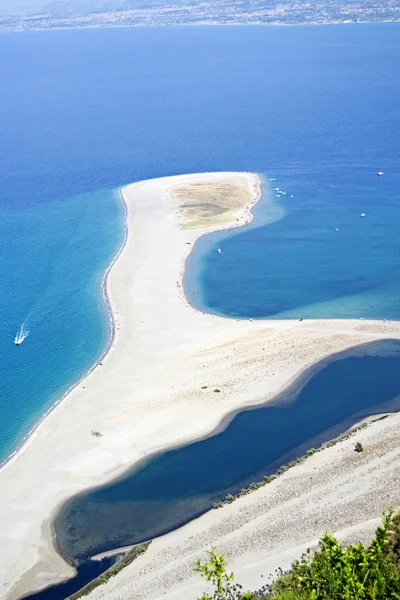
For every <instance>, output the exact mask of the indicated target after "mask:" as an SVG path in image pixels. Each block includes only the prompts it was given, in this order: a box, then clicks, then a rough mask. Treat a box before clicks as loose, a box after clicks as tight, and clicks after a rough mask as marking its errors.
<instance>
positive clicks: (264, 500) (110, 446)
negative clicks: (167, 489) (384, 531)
mask: <svg viewBox="0 0 400 600" xmlns="http://www.w3.org/2000/svg"><path fill="white" fill-rule="evenodd" d="M122 195H123V198H124V201H125V203H126V206H127V237H126V242H125V245H124V248H123V250H122V252H121V253H120V255H119V256H118V259H117V260H116V261H115V263H114V264H113V266H112V269H111V270H110V272H109V275H108V279H107V290H108V296H109V299H110V303H111V306H112V310H113V316H114V321H115V335H114V339H113V342H112V345H111V348H110V350H109V352H108V354H107V356H106V357H105V359H103V361H102V364H101V365H98V366H97V367H96V368H95V369H94V370H93V371H92V372H91V373H90V374H89V375H88V377H87V378H86V380H85V381H84V382H81V383H80V384H79V385H78V386H77V387H76V388H75V389H74V390H72V391H71V393H70V394H69V395H68V396H67V397H66V398H65V399H64V400H63V401H62V402H61V403H60V404H59V405H58V406H57V407H56V408H55V409H54V410H53V411H52V412H51V413H50V414H49V415H48V416H47V417H46V419H44V421H43V422H42V423H41V424H40V426H39V427H38V428H37V429H36V430H35V432H34V434H33V435H32V436H31V437H30V438H29V440H28V441H27V442H26V443H25V445H24V446H23V448H22V449H21V450H20V451H19V452H18V453H17V454H16V455H15V456H14V457H13V458H12V459H11V460H10V461H9V462H8V463H6V464H5V465H4V467H3V468H2V469H1V470H0V486H1V489H2V490H5V491H6V493H3V494H2V495H1V499H0V508H1V510H0V553H1V556H0V586H1V589H2V597H4V598H6V599H7V600H16V599H17V598H19V597H21V596H22V595H23V594H26V593H27V592H29V591H33V590H36V589H40V588H42V587H44V586H46V585H49V584H51V583H54V582H57V581H60V580H61V579H63V578H66V577H69V576H71V575H72V573H73V569H72V568H71V567H70V566H68V565H67V564H66V563H65V562H64V560H63V559H62V558H61V556H59V555H58V554H57V552H56V551H55V548H54V545H53V539H52V529H51V523H52V519H53V518H54V515H55V514H56V512H57V510H58V509H59V507H60V506H61V505H62V503H63V502H64V501H65V499H67V498H69V497H71V496H72V495H74V494H76V493H78V492H80V491H82V490H84V489H86V488H88V487H91V486H95V485H98V484H101V483H104V482H106V481H109V480H111V479H112V478H114V477H115V476H116V475H119V474H121V473H122V472H123V471H125V470H126V469H127V468H128V467H130V466H132V465H133V464H134V463H135V462H136V461H138V460H140V459H141V458H142V457H143V456H144V455H146V454H149V453H150V452H154V451H156V450H159V449H162V448H168V447H170V446H172V445H174V444H178V443H181V442H183V441H186V440H189V439H193V438H197V437H201V436H203V435H205V434H207V433H209V432H211V431H212V430H213V429H215V427H216V426H217V425H218V423H219V422H220V421H221V419H222V418H223V417H224V415H226V414H227V413H228V412H230V411H232V410H233V409H236V408H238V407H240V406H245V405H248V404H250V403H253V404H254V403H257V402H260V401H265V400H266V399H268V398H271V397H272V396H273V395H274V394H276V393H277V392H278V391H279V390H280V389H282V387H284V386H285V385H287V384H288V383H289V382H290V381H292V380H293V378H295V377H296V376H297V375H298V374H299V373H301V372H302V371H303V370H304V369H305V368H306V367H309V366H310V365H311V364H313V363H315V362H316V361H318V360H320V359H321V358H323V357H325V356H328V355H329V354H332V353H334V352H337V351H341V350H344V349H346V348H349V347H351V346H354V345H356V344H361V343H365V342H369V341H373V340H377V339H382V338H400V325H398V324H397V323H383V322H372V321H369V322H366V321H352V320H342V321H339V320H337V321H329V320H326V321H317V320H316V321H303V322H298V321H266V322H262V321H254V322H253V321H235V320H229V319H224V318H218V317H213V316H211V315H205V314H202V313H200V312H197V311H195V310H193V308H191V306H189V304H188V302H187V300H186V299H185V297H184V294H183V292H182V275H183V271H184V264H185V259H186V257H187V255H188V253H189V252H190V250H191V248H192V247H193V243H194V242H195V241H196V239H197V238H198V237H199V236H200V235H203V234H205V233H207V232H209V231H213V230H215V229H221V228H225V227H231V226H236V227H237V226H241V225H244V224H245V223H246V222H248V221H249V220H250V219H251V207H252V206H253V205H254V204H255V203H256V202H257V201H258V199H259V197H260V179H259V178H258V176H257V175H253V174H250V173H205V174H197V175H183V176H177V177H170V178H162V179H155V180H150V181H144V182H139V183H135V184H132V185H130V186H127V187H126V188H124V189H123V190H122ZM265 201H266V202H268V198H265ZM204 382H207V383H209V384H210V385H212V384H215V386H218V388H219V389H220V390H221V393H220V394H213V393H212V392H211V391H210V392H207V393H205V392H204V390H202V389H201V386H203V385H204ZM396 419H397V417H391V418H390V419H388V420H387V421H382V422H381V423H380V424H379V423H377V424H375V425H373V426H371V428H369V429H367V430H365V431H364V432H362V435H365V436H367V435H371V436H372V438H373V440H374V444H375V445H374V446H373V448H374V450H372V449H371V452H370V454H368V453H366V454H365V456H363V457H362V461H361V463H357V464H356V466H355V467H354V469H356V468H357V469H359V471H357V473H358V474H357V473H356V475H357V477H358V479H357V482H359V489H360V493H361V492H362V491H363V490H364V487H365V489H366V490H367V485H366V484H365V486H364V487H363V486H362V485H361V482H364V483H365V482H368V481H373V480H374V477H375V475H374V473H375V474H379V473H381V472H383V471H381V468H382V469H383V466H382V465H384V464H386V463H387V465H388V467H387V469H388V473H389V472H390V468H391V467H390V465H391V464H392V463H393V461H394V459H395V457H396V453H398V450H397V448H398V446H399V444H398V440H397V445H396V440H395V437H396V427H395V423H397V421H396ZM380 428H381V429H380ZM385 428H386V429H385ZM94 431H95V432H99V433H100V434H101V435H100V436H97V435H93V432H94ZM374 435H375V436H376V437H373V436H374ZM379 440H380V442H379ZM393 440H394V441H393ZM383 441H384V442H385V444H386V445H384V444H383ZM380 444H381V446H380ZM382 444H383V446H382ZM391 444H392V445H391ZM345 447H346V443H344V445H342V444H339V445H338V446H335V447H334V448H332V449H329V450H327V451H324V452H323V453H321V454H319V455H318V456H316V457H313V458H312V459H311V460H310V461H307V462H306V463H305V464H304V465H300V466H299V467H298V468H297V467H296V468H294V469H293V470H292V471H290V472H289V473H287V474H286V475H285V476H284V477H282V478H280V479H279V481H277V482H275V483H274V484H273V486H271V487H268V490H267V489H266V488H265V489H262V490H259V491H258V492H256V493H255V494H252V495H250V496H247V497H246V498H243V499H241V500H239V501H237V502H236V503H234V505H232V506H229V507H227V508H224V509H222V510H220V511H211V513H209V514H207V515H205V516H204V517H202V518H201V519H198V520H197V521H195V522H194V523H191V524H189V525H187V526H186V527H184V528H182V529H181V530H179V531H177V532H174V533H172V534H169V536H164V537H163V538H160V539H158V540H156V541H155V542H154V543H153V545H152V546H151V548H150V550H149V552H148V554H147V555H146V556H144V557H142V558H141V559H140V560H138V561H137V563H136V564H134V565H132V566H131V567H129V568H127V569H126V570H125V571H124V572H123V573H122V574H121V575H120V576H119V577H117V578H116V579H115V580H112V582H111V583H110V584H109V585H108V586H107V587H105V588H104V589H102V590H98V591H97V592H94V595H93V596H91V597H99V598H100V597H107V598H115V599H117V598H129V597H132V594H134V597H135V599H136V600H139V598H143V599H145V598H146V599H147V598H149V599H150V598H160V597H161V596H162V597H168V598H171V599H172V598H182V599H183V597H184V598H185V600H191V598H192V597H193V598H195V597H196V594H197V588H196V585H197V584H196V583H193V580H192V579H191V566H192V563H193V560H195V559H197V557H198V555H199V553H200V552H201V551H202V549H203V548H207V547H209V546H210V544H212V543H214V544H217V545H220V546H221V549H223V550H224V549H228V552H229V553H230V557H231V559H232V560H233V561H234V563H235V565H233V566H237V567H240V565H242V570H243V572H245V571H246V570H247V572H248V573H250V571H251V569H252V568H253V567H254V568H255V569H256V568H257V569H258V563H259V561H260V560H264V558H266V557H267V558H268V555H273V554H277V553H279V552H280V553H281V554H282V557H283V555H284V553H285V552H286V553H288V552H289V554H290V552H291V551H292V549H293V546H295V547H301V545H302V544H304V543H307V542H308V541H309V540H310V539H314V538H315V537H317V536H318V535H319V533H320V530H321V527H322V528H324V527H325V524H326V525H327V527H328V522H327V521H326V519H328V517H329V518H331V519H332V522H334V523H336V524H337V525H338V527H342V528H343V529H346V528H348V527H350V526H351V525H354V522H355V520H356V519H355V517H354V515H353V513H352V514H350V512H349V513H348V519H347V520H346V519H344V518H342V519H341V520H340V519H337V520H336V514H337V513H338V514H339V513H340V514H341V515H342V517H343V515H344V514H346V511H347V508H346V507H347V506H348V498H347V495H346V493H345V490H346V485H347V488H348V489H350V488H349V486H351V483H350V482H351V481H353V475H354V474H351V469H352V468H353V467H352V465H351V464H350V465H347V467H346V465H344V466H343V468H340V467H338V468H339V471H340V472H339V471H338V472H337V473H336V476H337V479H336V482H337V485H336V486H335V485H334V481H335V479H334V472H333V471H334V470H335V467H334V466H333V465H334V463H335V464H336V462H337V460H338V458H340V456H342V455H343V456H342V458H343V460H344V462H345V463H346V461H347V462H349V459H348V456H347V454H346V453H345ZM371 447H372V444H371ZM382 448H383V449H382ZM341 452H342V455H341V454H340V453H341ZM379 452H380V453H381V454H382V453H383V454H384V457H383V458H382V457H381V456H380V455H379ZM351 461H354V455H353V454H351V460H350V462H351ZM363 461H364V462H363ZM384 461H386V463H385V462H384ZM346 464H347V463H346ZM346 468H348V469H350V471H348V473H350V474H349V475H348V479H346ZM374 468H375V472H374V471H373V469H374ZM329 469H333V471H332V477H330V478H329V477H328V474H329V472H330V471H329ZM363 469H364V471H363ZM354 476H355V475H354ZM394 476H395V475H394V474H393V477H394ZM310 477H311V478H312V479H313V481H312V482H310ZM340 477H341V478H342V479H340ZM387 479H388V481H390V477H389V475H388V478H387ZM314 483H315V485H314ZM357 485H358V484H357ZM383 485H384V484H383V483H382V486H383ZM392 485H394V484H393V481H392ZM329 486H331V487H329ZM332 486H333V487H332ZM341 486H342V487H341ZM341 489H343V494H341ZM355 489H357V488H355ZM379 489H380V488H379V486H378V485H377V486H376V490H378V491H379ZM329 490H331V496H329ZM334 492H335V493H334ZM302 494H303V495H302ZM332 494H333V496H332ZM335 494H336V495H335ZM385 494H389V495H390V492H389V491H388V490H385V491H383V492H382V495H381V497H379V498H378V499H377V500H376V502H375V504H373V505H371V506H370V509H369V511H368V517H369V520H370V519H372V518H374V517H376V516H378V514H379V512H380V511H381V510H382V508H384V507H385V506H386V505H387V503H388V500H389V498H388V495H385ZM353 496H354V503H355V504H357V505H358V504H360V503H362V501H361V500H360V501H359V499H358V496H357V497H356V495H354V494H353ZM298 498H300V500H298ZM301 498H304V502H305V503H306V505H304V506H301V504H302V502H301ZM329 498H334V500H332V503H331V502H330V500H329ZM360 498H361V496H360ZM283 502H287V504H286V506H287V507H288V509H287V510H286V512H285V511H284V510H283V508H282V509H281V508H280V506H281V503H283ZM304 502H303V504H304ZM307 503H309V504H307ZM313 504H314V505H315V507H318V509H319V512H317V508H315V511H313V510H311V508H310V507H311V506H312V505H313ZM327 506H329V510H327ZM291 507H293V511H292V510H291ZM267 510H268V511H269V518H268V519H266V517H265V512H266V511H267ZM301 510H304V511H305V512H303V513H302V512H301ZM270 511H272V514H273V515H276V521H274V519H272V518H271V514H270ZM279 511H281V512H279ZM296 511H297V512H296ZM298 511H300V512H298ZM307 511H308V512H307ZM335 511H336V512H335ZM316 513H317V514H319V515H320V516H319V517H315V514H316ZM296 515H298V517H296ZM302 515H303V516H302ZM323 515H328V516H326V517H325V521H324V518H323ZM365 515H366V512H365V511H364V512H363V511H362V510H361V508H360V512H359V516H360V519H359V521H360V522H361V521H362V522H364V521H365V520H366V519H365ZM295 517H296V518H299V519H301V520H302V523H301V524H300V525H298V528H300V529H301V531H299V532H298V533H295V531H294V529H293V521H294V520H296V519H295ZM353 517H354V519H353ZM274 518H275V517H274ZM257 519H259V521H258V523H259V524H260V527H258V526H257ZM285 519H286V520H285ZM296 522H297V521H296ZM357 522H358V521H357ZM262 523H264V527H262V526H261V525H262ZM268 523H269V524H270V525H271V527H272V526H273V523H277V525H276V529H275V530H269V529H268V527H267V526H266V525H267V524H268ZM274 531H275V537H274V535H273V533H274ZM296 531H297V530H296ZM235 536H241V537H240V540H241V546H240V547H239V546H238V544H236V542H235V540H236V537H235ZM255 537H256V539H257V544H258V545H254V544H253V542H252V540H254V539H255ZM237 539H239V538H237ZM245 540H247V542H248V543H247V544H245V543H244V541H245ZM250 542H251V544H250ZM236 546H237V547H236ZM234 547H236V551H233V550H232V549H233V548H234ZM166 549H168V557H167V556H166V553H165V550H166ZM253 551H254V552H255V554H254V555H253V554H251V553H252V552H253ZM278 551H279V552H278ZM241 561H242V562H241ZM243 565H248V566H246V567H244V566H243ZM258 570H259V569H258ZM258 570H257V572H258ZM261 572H262V571H261ZM254 576H255V575H254V573H253V575H251V576H250V575H249V579H252V581H253V582H254V581H255V579H254ZM132 577H134V580H135V583H133V582H132ZM176 582H180V586H179V588H177V589H176V590H175V589H174V585H175V584H176ZM256 583H257V582H256ZM132 586H133V587H132ZM191 586H194V587H191ZM169 588H171V592H168V596H167V595H165V593H166V591H167V589H169ZM182 589H185V590H186V591H185V592H184V593H183V592H182ZM180 590H181V591H180ZM182 593H183V595H182ZM171 594H172V595H171ZM174 594H175V595H174Z"/></svg>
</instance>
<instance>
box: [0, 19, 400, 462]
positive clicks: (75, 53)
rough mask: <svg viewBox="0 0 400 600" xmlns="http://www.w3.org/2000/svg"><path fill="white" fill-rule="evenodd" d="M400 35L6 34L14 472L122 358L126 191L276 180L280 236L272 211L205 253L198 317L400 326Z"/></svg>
mask: <svg viewBox="0 0 400 600" xmlns="http://www.w3.org/2000/svg"><path fill="white" fill-rule="evenodd" d="M399 34H400V25H398V24H397V25H396V24H374V25H344V26H337V25H336V26H319V27H312V26H310V27H288V28H283V27H279V28H273V27H208V28H206V27H204V28H202V27H187V28H184V27H183V28H173V29H167V28H151V29H145V28H143V29H139V28H136V29H109V30H107V29H100V30H71V31H49V32H32V33H28V32H26V33H15V34H14V33H5V34H2V35H0V73H1V84H0V85H1V93H0V165H1V177H0V258H1V260H0V283H1V294H0V319H1V323H0V365H1V371H0V422H1V429H0V459H4V458H6V456H8V455H9V454H10V452H11V451H12V450H13V449H15V447H16V446H17V444H18V443H19V442H20V441H21V439H22V438H23V436H24V435H26V433H27V432H28V431H29V430H30V429H31V427H32V426H33V425H34V423H35V422H36V421H37V420H38V418H39V417H40V416H41V415H42V414H43V413H44V412H45V411H46V410H47V409H48V408H49V407H50V406H51V405H52V404H53V403H54V402H55V401H56V400H57V399H58V398H59V397H60V396H61V395H62V394H63V393H64V392H65V391H66V390H67V389H68V388H69V387H70V385H71V384H72V383H73V382H74V381H76V380H77V379H78V378H79V377H81V376H82V375H83V374H84V373H85V372H86V371H87V369H88V368H90V367H91V366H92V365H93V363H94V362H95V361H96V360H97V359H98V358H99V356H100V355H101V353H102V352H103V351H104V349H105V348H106V347H107V344H108V340H109V336H110V326H109V320H108V315H107V310H106V308H105V306H104V302H103V300H102V295H101V280H102V276H103V273H104V270H105V268H106V266H107V265H108V264H109V263H110V261H111V260H112V258H113V256H114V255H115V253H116V251H117V249H118V248H119V246H120V244H121V241H122V238H123V210H122V206H121V203H120V201H119V199H118V194H117V192H116V190H117V188H118V187H119V186H121V185H123V184H126V183H128V182H131V181H136V180H140V179H146V178H150V177H157V176H164V175H173V174H178V173H185V172H187V173H189V172H195V171H213V170H249V171H257V172H260V173H263V174H264V176H265V177H266V178H267V179H268V180H269V179H271V178H273V179H275V180H276V181H275V182H272V181H271V182H269V186H270V189H271V191H270V194H271V195H270V199H274V201H275V202H276V205H277V207H278V208H279V210H280V211H281V213H282V215H284V216H283V217H282V218H281V219H280V220H278V221H276V222H275V223H272V224H269V225H263V220H265V219H266V218H267V212H268V211H267V203H266V202H265V203H261V204H260V205H259V206H258V207H257V209H256V213H257V217H258V218H257V220H256V221H255V222H254V224H253V225H252V226H251V227H250V228H248V229H247V230H246V229H244V230H242V231H240V232H237V234H235V235H234V236H232V235H227V234H226V233H224V234H223V235H222V236H221V235H219V236H218V235H216V236H211V237H210V238H207V239H205V240H204V241H202V242H201V244H203V245H204V248H203V249H202V248H201V247H200V248H199V249H198V250H196V252H195V253H194V254H193V256H192V258H191V262H190V264H189V270H188V278H187V281H186V285H187V289H188V292H189V296H191V297H192V300H193V301H194V302H197V303H199V304H200V305H201V307H203V308H204V307H205V308H206V309H207V310H210V311H212V312H215V313H219V314H226V315H235V316H239V317H248V316H252V317H262V316H268V317H272V316H277V315H279V316H280V317H293V316H299V315H300V316H303V317H306V316H307V317H316V316H332V317H333V316H334V317H352V316H355V317H359V316H364V317H377V318H383V317H385V318H399V316H400V302H399V301H400V278H399V274H400V268H399V267H400V242H399V238H398V231H399V223H400V198H399V189H400V172H399V164H400V145H399V139H400V102H399V98H400V78H399V77H398V72H399V66H400V35H399ZM378 171H384V173H385V174H384V176H383V177H378V176H377V172H378ZM277 186H279V187H280V188H281V189H283V190H285V191H286V192H287V195H286V196H281V198H276V197H275V192H273V191H272V188H273V187H277ZM290 195H293V196H294V197H293V198H289V196H290ZM268 210H269V209H268ZM362 212H365V213H366V217H365V218H362V217H360V214H361V213H362ZM336 229H339V231H336ZM201 244H200V246H201ZM217 244H218V246H219V247H221V248H222V250H223V252H222V254H221V255H218V254H217V253H216V252H215V248H216V246H217ZM204 250H206V251H207V252H204ZM196 280H197V282H199V283H196ZM199 285H200V287H199ZM196 286H197V287H196ZM371 305H373V306H371ZM21 326H23V327H24V331H26V332H29V335H28V337H26V339H25V340H24V342H23V343H22V344H21V345H20V346H16V345H15V344H14V337H15V335H16V334H17V333H18V331H19V330H20V328H21Z"/></svg>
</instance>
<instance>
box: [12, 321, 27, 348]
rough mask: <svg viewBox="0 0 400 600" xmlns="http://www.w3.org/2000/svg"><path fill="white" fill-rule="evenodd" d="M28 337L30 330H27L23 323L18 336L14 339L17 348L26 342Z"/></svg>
mask: <svg viewBox="0 0 400 600" xmlns="http://www.w3.org/2000/svg"><path fill="white" fill-rule="evenodd" d="M28 335H29V330H28V329H26V327H25V323H22V325H21V327H20V328H19V331H18V333H17V335H16V336H15V338H14V344H16V345H17V346H19V345H20V344H22V342H23V341H24V339H25V338H27V337H28Z"/></svg>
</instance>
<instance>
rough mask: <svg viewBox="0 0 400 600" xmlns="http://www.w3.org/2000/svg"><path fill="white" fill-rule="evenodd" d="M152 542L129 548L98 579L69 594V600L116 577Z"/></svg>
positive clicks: (74, 599)
mask: <svg viewBox="0 0 400 600" xmlns="http://www.w3.org/2000/svg"><path fill="white" fill-rule="evenodd" d="M150 544H151V541H150V542H145V543H144V544H139V545H138V546H135V547H134V548H132V550H129V552H127V553H126V554H125V556H123V557H122V558H121V560H119V561H118V562H117V563H116V564H115V565H113V566H112V567H110V568H109V569H107V571H104V573H102V574H101V575H99V576H98V577H96V579H93V580H92V581H90V582H89V583H88V584H87V585H85V586H84V587H83V588H81V589H80V590H79V591H77V592H75V594H72V596H68V599H67V600H78V598H82V597H83V596H87V595H88V594H89V593H90V592H91V591H93V590H94V589H95V588H97V587H98V586H99V585H102V584H103V583H106V581H108V580H109V579H111V577H114V576H115V575H117V573H119V572H120V571H122V569H124V568H125V567H127V566H128V565H130V564H131V562H133V561H134V560H135V559H136V558H138V556H140V555H141V554H143V553H144V552H146V550H147V548H148V547H149V546H150Z"/></svg>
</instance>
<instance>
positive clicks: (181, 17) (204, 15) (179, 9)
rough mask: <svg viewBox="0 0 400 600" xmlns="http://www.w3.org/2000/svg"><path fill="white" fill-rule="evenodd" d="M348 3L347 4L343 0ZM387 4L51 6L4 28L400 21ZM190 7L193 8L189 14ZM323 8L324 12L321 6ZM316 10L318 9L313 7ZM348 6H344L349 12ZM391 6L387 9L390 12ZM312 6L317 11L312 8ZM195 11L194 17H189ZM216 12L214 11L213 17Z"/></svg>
mask: <svg viewBox="0 0 400 600" xmlns="http://www.w3.org/2000/svg"><path fill="white" fill-rule="evenodd" d="M343 6H344V5H343ZM385 6H386V9H385V8H382V5H381V3H380V2H379V1H378V0H375V2H373V3H372V6H371V7H369V9H368V11H366V10H365V9H363V8H353V10H352V11H350V12H348V13H346V12H342V13H341V14H340V15H339V14H338V13H339V12H340V9H341V8H342V4H341V3H340V1H339V0H338V2H337V3H336V4H333V5H332V4H329V3H325V4H323V3H322V4H321V6H319V7H314V8H311V7H309V6H307V7H305V8H304V9H303V8H301V7H296V8H294V9H292V8H290V7H289V8H288V6H287V4H277V5H276V6H275V7H273V8H268V7H267V8H265V9H264V11H265V14H260V12H261V13H262V9H259V10H250V11H249V12H246V8H245V7H240V8H239V9H236V10H235V11H233V10H232V9H231V5H229V4H228V3H222V4H213V3H212V2H207V3H205V4H204V3H202V4H200V5H196V4H190V5H185V4H184V5H178V6H176V7H175V10H174V11H170V10H167V9H169V8H170V5H168V7H167V9H164V7H163V6H162V5H161V6H160V5H159V6H157V8H153V7H151V6H150V7H149V8H143V9H134V10H131V9H126V10H117V11H113V10H110V11H107V10H105V11H104V12H102V13H89V14H84V13H83V14H79V13H78V14H75V15H74V14H72V15H71V14H63V13H61V14H59V15H57V14H52V13H48V14H46V11H41V12H40V11H39V12H37V11H36V12H35V11H32V12H31V13H30V12H26V13H14V14H13V13H11V14H5V15H0V33H1V32H6V31H7V32H23V31H56V30H70V29H100V28H117V27H128V28H129V27H131V28H136V27H149V28H151V27H187V26H202V27H203V26H214V27H215V26H272V27H290V26H307V25H310V26H314V25H362V24H364V25H368V24H373V23H399V22H400V12H399V10H398V9H396V7H393V6H389V4H388V3H387V2H386V4H385ZM189 7H190V13H189ZM318 8H319V11H318ZM313 10H314V12H312V11H313ZM345 10H346V8H344V11H345ZM385 10H386V12H385ZM308 11H311V13H309V12H308ZM188 14H190V15H191V16H190V18H188ZM210 15H211V16H210Z"/></svg>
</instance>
